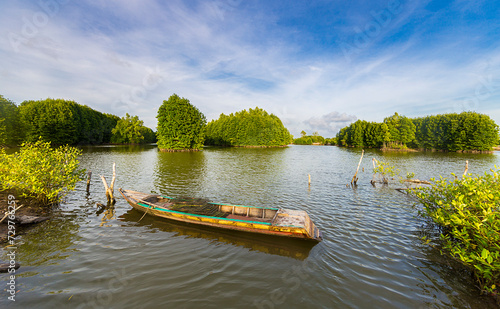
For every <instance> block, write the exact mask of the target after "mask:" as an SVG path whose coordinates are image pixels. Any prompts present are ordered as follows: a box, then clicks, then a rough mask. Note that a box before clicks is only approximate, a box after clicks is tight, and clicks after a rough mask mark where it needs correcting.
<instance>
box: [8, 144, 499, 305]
mask: <svg viewBox="0 0 500 309" xmlns="http://www.w3.org/2000/svg"><path fill="white" fill-rule="evenodd" d="M360 154H361V153H360V151H359V150H353V149H345V148H337V147H317V146H291V147H288V148H283V149H281V148H280V149H244V148H242V149H240V148H238V149H232V148H206V149H205V150H204V151H201V152H196V153H161V152H158V151H157V149H156V148H155V147H153V146H144V147H138V146H136V147H129V146H123V147H89V148H84V154H83V156H82V158H81V165H82V167H84V168H86V169H90V170H92V172H93V179H92V185H91V194H90V196H87V195H86V192H85V184H84V183H83V182H82V183H80V184H79V186H78V187H77V190H76V191H75V192H72V193H70V194H69V195H68V196H67V198H66V201H65V203H63V204H62V205H61V207H60V209H59V210H57V215H56V216H54V218H53V219H51V220H50V221H47V222H44V223H42V224H39V225H37V226H35V227H33V228H32V229H31V230H30V231H28V233H26V234H25V235H23V236H20V237H19V238H18V239H17V242H18V250H17V253H18V256H17V260H18V262H20V263H21V264H22V267H21V268H20V269H19V271H18V277H17V285H16V289H17V290H18V294H17V296H16V302H15V305H17V307H20V308H21V307H22V308H199V307H203V308H339V307H340V308H428V307H433V308H449V307H455V308H495V304H494V302H493V301H492V300H491V299H490V298H488V297H483V296H481V295H480V294H479V291H478V290H477V289H476V288H475V286H474V281H473V279H472V278H470V277H469V276H468V275H467V273H466V272H463V271H462V270H455V269H454V268H452V267H451V266H450V264H451V263H452V262H451V261H450V260H449V259H446V258H443V257H441V256H440V254H439V252H437V251H436V250H434V249H432V248H430V247H428V246H425V245H423V244H422V242H421V241H420V236H422V235H423V233H424V232H425V231H424V227H423V226H424V222H423V221H422V220H421V219H419V218H418V217H416V214H417V210H416V209H415V208H413V207H412V205H413V204H414V201H413V200H412V199H411V198H409V197H407V196H406V195H404V194H401V193H399V192H397V191H395V190H394V189H392V188H387V187H382V186H377V187H376V188H374V187H372V186H371V184H370V180H371V178H372V174H371V168H372V163H371V159H372V158H377V159H378V160H381V161H385V162H389V163H391V165H394V166H396V167H397V168H399V169H400V170H401V174H402V175H406V172H409V171H411V172H414V173H415V174H416V178H419V179H429V178H431V177H434V176H438V175H439V174H441V175H449V174H450V173H451V172H455V173H457V174H458V175H461V174H462V173H463V170H464V167H465V160H469V172H471V173H484V172H485V171H488V170H489V169H490V168H492V167H493V166H494V165H495V164H497V165H499V163H500V159H499V156H498V153H495V154H444V153H390V154H383V153H381V152H378V151H367V152H366V153H365V156H364V160H363V163H362V165H361V166H362V169H361V170H360V173H359V175H358V176H359V182H358V187H357V188H355V189H353V188H351V187H347V186H346V185H347V184H348V183H349V182H350V180H351V178H352V176H353V174H354V171H355V169H356V167H357V164H358V161H359V157H360ZM113 162H116V165H117V181H116V184H115V187H117V188H118V187H122V188H124V189H132V190H136V191H145V192H156V193H160V192H161V193H165V194H168V195H170V196H181V195H188V196H196V197H204V198H209V199H211V200H213V201H220V202H227V203H235V204H246V205H255V206H264V205H267V206H274V207H286V208H291V209H301V210H306V211H307V212H308V213H309V215H310V216H311V218H312V219H313V220H314V222H315V223H316V225H317V226H318V227H319V228H320V230H321V231H322V233H323V237H324V241H323V242H321V243H319V244H317V245H315V246H313V245H311V244H308V243H305V242H302V241H289V240H282V239H276V238H273V237H263V236H255V235H251V234H246V233H236V234H235V232H228V231H220V230H214V229H209V228H199V227H195V226H191V225H186V224H173V223H170V222H168V221H165V220H162V219H156V218H152V217H150V216H145V217H144V218H142V217H143V216H142V214H141V213H139V212H137V211H135V210H133V209H131V207H130V206H129V205H128V204H127V203H126V202H125V201H124V200H123V199H122V198H119V199H118V201H117V203H116V205H115V208H114V209H108V210H105V209H99V208H98V207H97V206H96V202H100V203H105V195H104V188H103V186H102V183H101V180H100V179H99V177H98V174H102V175H105V176H106V177H107V178H108V181H109V180H110V179H111V175H110V174H111V168H112V164H113ZM363 169H364V171H363ZM308 174H310V175H311V180H312V183H311V185H310V186H308V183H307V182H308V177H307V175H308ZM141 218H142V219H141ZM5 254H6V251H4V252H3V254H2V255H3V256H2V259H3V260H7V257H6V255H5ZM0 282H5V283H7V282H8V275H7V274H0ZM4 286H6V285H4ZM7 296H8V295H7V294H6V293H2V296H1V298H0V307H2V308H5V307H7V306H13V304H12V302H10V301H8V300H7Z"/></svg>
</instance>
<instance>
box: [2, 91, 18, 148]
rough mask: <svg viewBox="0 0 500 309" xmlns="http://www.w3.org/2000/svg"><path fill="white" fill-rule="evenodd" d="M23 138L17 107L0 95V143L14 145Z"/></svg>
mask: <svg viewBox="0 0 500 309" xmlns="http://www.w3.org/2000/svg"><path fill="white" fill-rule="evenodd" d="M22 139H23V128H22V127H21V123H20V121H19V110H18V107H17V106H16V105H15V104H14V103H13V102H11V101H10V100H8V99H6V98H4V97H3V96H2V95H0V145H11V146H16V145H19V144H20V143H21V141H22Z"/></svg>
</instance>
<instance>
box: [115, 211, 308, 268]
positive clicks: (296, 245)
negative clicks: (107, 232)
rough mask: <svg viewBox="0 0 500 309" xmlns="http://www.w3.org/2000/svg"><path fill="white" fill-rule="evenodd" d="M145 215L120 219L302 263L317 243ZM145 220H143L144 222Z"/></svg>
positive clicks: (132, 214)
mask: <svg viewBox="0 0 500 309" xmlns="http://www.w3.org/2000/svg"><path fill="white" fill-rule="evenodd" d="M143 215H144V213H142V212H140V211H137V210H135V209H129V210H128V211H127V212H126V213H124V214H123V215H121V216H119V217H118V220H120V221H124V222H135V223H136V224H137V225H139V226H146V227H150V228H156V229H159V230H161V231H164V232H169V233H175V234H174V236H187V237H194V238H203V239H207V240H209V241H216V242H220V243H225V244H230V245H235V246H240V247H244V248H248V249H250V250H252V251H259V252H263V253H267V254H273V255H280V256H286V257H291V258H294V259H297V260H301V261H302V260H305V259H306V258H307V257H308V256H309V252H310V251H311V249H312V248H313V247H314V246H315V245H316V244H317V243H316V242H313V241H308V240H302V239H288V238H284V237H280V236H269V235H264V234H253V233H248V232H242V231H235V230H225V229H219V228H214V227H210V226H198V225H196V226H195V225H193V224H189V223H184V222H177V221H170V220H165V219H161V218H156V217H153V216H148V215H147V216H144V217H143ZM141 217H143V218H142V220H141Z"/></svg>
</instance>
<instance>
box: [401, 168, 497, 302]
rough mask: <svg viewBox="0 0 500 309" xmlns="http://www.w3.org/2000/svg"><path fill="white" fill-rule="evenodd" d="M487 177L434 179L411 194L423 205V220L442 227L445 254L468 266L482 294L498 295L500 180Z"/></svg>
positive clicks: (491, 175)
mask: <svg viewBox="0 0 500 309" xmlns="http://www.w3.org/2000/svg"><path fill="white" fill-rule="evenodd" d="M491 172H492V173H485V174H484V176H477V177H472V176H470V177H464V178H463V179H457V178H456V177H455V179H453V180H448V179H446V178H440V179H437V180H435V179H432V181H431V182H432V183H433V185H432V186H431V187H428V188H418V189H415V190H411V191H410V192H412V194H413V195H414V196H415V197H417V199H418V200H419V201H420V202H421V203H422V204H423V206H424V208H423V210H422V211H420V214H421V215H422V216H423V217H426V218H430V219H432V220H433V222H434V223H435V224H436V225H437V226H438V227H439V229H440V231H441V239H442V241H443V248H442V253H444V254H447V255H449V256H451V257H453V258H455V259H457V260H459V261H460V262H461V263H463V264H464V265H466V266H467V267H468V268H469V269H470V270H471V271H472V272H473V274H474V276H475V277H476V279H477V281H478V283H479V285H480V287H481V289H482V290H484V291H487V292H490V293H493V294H497V293H498V287H499V284H500V179H499V174H498V170H491Z"/></svg>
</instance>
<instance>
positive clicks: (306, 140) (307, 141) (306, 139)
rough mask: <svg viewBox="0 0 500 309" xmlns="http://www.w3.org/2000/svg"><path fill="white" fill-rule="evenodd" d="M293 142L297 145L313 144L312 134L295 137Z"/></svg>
mask: <svg viewBox="0 0 500 309" xmlns="http://www.w3.org/2000/svg"><path fill="white" fill-rule="evenodd" d="M293 143H294V144H295V145H312V144H313V140H312V138H311V136H303V137H299V138H296V139H294V140H293Z"/></svg>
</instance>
